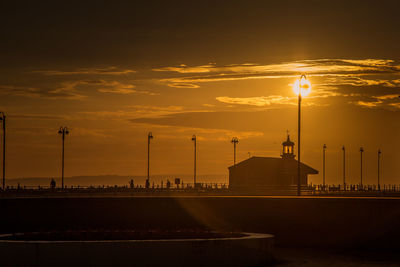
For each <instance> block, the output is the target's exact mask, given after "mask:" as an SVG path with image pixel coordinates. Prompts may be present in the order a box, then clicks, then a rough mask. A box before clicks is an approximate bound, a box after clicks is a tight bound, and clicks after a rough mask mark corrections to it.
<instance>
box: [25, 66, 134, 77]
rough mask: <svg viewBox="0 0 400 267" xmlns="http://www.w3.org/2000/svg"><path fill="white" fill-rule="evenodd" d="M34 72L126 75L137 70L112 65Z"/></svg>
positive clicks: (38, 71) (44, 73) (37, 71)
mask: <svg viewBox="0 0 400 267" xmlns="http://www.w3.org/2000/svg"><path fill="white" fill-rule="evenodd" d="M33 73H38V74H43V75H125V74H132V73H136V71H135V70H131V69H121V68H118V67H115V66H111V67H106V68H79V69H73V70H36V71H33Z"/></svg>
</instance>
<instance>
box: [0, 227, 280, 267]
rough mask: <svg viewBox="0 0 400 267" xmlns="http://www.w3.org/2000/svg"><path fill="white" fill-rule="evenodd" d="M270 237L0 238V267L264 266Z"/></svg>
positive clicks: (270, 253) (270, 252) (271, 243)
mask: <svg viewBox="0 0 400 267" xmlns="http://www.w3.org/2000/svg"><path fill="white" fill-rule="evenodd" d="M272 252H273V237H272V236H270V235H259V234H258V235H257V234H255V235H250V236H247V237H242V238H226V239H210V240H204V239H200V240H196V239H192V240H163V241H161V240H159V241H157V240H153V241H149V240H137V241H103V242H100V241H89V242H80V241H71V242H44V241H42V242H40V241H36V242H21V241H8V242H7V241H0V258H1V266H68V267H69V266H165V267H169V266H171V267H179V266H182V267H186V266H216V267H217V266H218V267H221V266H261V265H263V266H265V264H267V263H268V262H270V261H271V260H272Z"/></svg>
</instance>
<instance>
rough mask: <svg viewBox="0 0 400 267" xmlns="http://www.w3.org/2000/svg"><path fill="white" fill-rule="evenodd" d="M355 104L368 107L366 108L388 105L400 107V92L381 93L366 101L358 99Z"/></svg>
mask: <svg viewBox="0 0 400 267" xmlns="http://www.w3.org/2000/svg"><path fill="white" fill-rule="evenodd" d="M354 104H356V105H359V106H362V107H366V108H377V107H386V108H395V109H399V108H400V94H390V95H380V96H373V97H371V99H370V100H368V101H367V100H365V101H361V100H360V101H357V102H355V103H354Z"/></svg>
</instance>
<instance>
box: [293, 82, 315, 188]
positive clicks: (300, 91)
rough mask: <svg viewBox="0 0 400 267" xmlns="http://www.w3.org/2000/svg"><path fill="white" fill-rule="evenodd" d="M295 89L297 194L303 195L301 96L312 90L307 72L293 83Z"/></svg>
mask: <svg viewBox="0 0 400 267" xmlns="http://www.w3.org/2000/svg"><path fill="white" fill-rule="evenodd" d="M293 91H294V93H295V94H296V95H298V103H299V104H298V108H299V111H298V126H297V130H298V137H297V142H298V159H297V195H298V196H300V195H301V181H300V126H301V122H300V119H301V98H302V97H303V96H307V95H308V94H309V93H310V92H311V83H310V81H308V80H307V77H306V75H305V74H302V75H301V76H300V79H298V80H296V81H295V83H294V85H293Z"/></svg>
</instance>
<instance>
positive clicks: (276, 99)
mask: <svg viewBox="0 0 400 267" xmlns="http://www.w3.org/2000/svg"><path fill="white" fill-rule="evenodd" d="M216 100H217V101H219V102H222V103H226V104H238V105H250V106H257V107H264V106H270V105H272V104H282V105H283V104H285V105H296V101H295V98H293V97H284V96H277V95H271V96H259V97H228V96H219V97H217V98H216Z"/></svg>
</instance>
